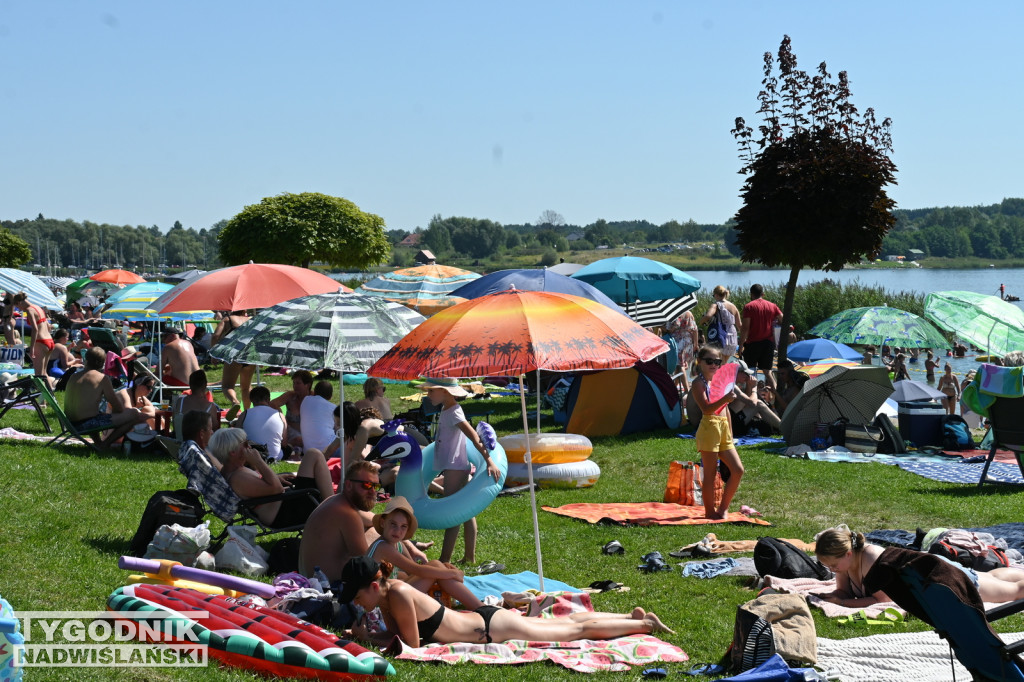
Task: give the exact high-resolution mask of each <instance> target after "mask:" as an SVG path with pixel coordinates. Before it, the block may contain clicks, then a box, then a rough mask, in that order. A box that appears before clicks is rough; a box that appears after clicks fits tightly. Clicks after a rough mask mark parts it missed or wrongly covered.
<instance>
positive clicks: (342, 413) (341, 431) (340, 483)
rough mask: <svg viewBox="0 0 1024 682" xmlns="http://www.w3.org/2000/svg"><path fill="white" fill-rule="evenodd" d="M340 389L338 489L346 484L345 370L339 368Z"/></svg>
mask: <svg viewBox="0 0 1024 682" xmlns="http://www.w3.org/2000/svg"><path fill="white" fill-rule="evenodd" d="M338 384H339V387H338V391H339V393H340V394H341V398H340V399H339V400H338V417H339V419H338V438H339V440H340V441H341V448H340V450H341V478H339V479H338V490H341V489H342V488H343V487H344V486H345V460H346V458H345V370H344V369H339V370H338Z"/></svg>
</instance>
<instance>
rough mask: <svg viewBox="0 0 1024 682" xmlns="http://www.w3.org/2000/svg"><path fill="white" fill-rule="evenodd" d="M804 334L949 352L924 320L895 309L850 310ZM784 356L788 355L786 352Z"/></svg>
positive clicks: (853, 341) (947, 343) (874, 344)
mask: <svg viewBox="0 0 1024 682" xmlns="http://www.w3.org/2000/svg"><path fill="white" fill-rule="evenodd" d="M807 333H808V334H813V335H814V336H820V337H821V338H823V339H829V340H831V341H837V342H839V343H857V344H863V345H872V346H881V345H882V344H889V345H892V346H899V347H910V346H913V347H917V348H949V347H950V345H949V341H947V340H946V339H945V337H943V336H942V334H941V333H940V332H939V330H938V329H936V328H935V327H933V326H932V324H931V322H929V321H928V320H926V319H924V318H922V317H918V316H917V315H914V314H913V313H908V312H906V311H905V310H900V309H899V308H889V307H888V306H876V307H868V308H850V309H848V310H843V311H842V312H838V313H836V314H835V315H833V316H832V317H830V318H828V319H826V320H824V321H822V322H819V323H818V324H816V325H815V326H814V327H812V328H811V329H809V330H807ZM787 356H788V352H787Z"/></svg>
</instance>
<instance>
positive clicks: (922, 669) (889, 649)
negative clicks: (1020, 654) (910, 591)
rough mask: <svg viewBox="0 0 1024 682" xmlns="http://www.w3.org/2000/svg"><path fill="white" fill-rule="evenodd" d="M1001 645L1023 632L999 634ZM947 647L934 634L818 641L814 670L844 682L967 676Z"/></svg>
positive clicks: (936, 681)
mask: <svg viewBox="0 0 1024 682" xmlns="http://www.w3.org/2000/svg"><path fill="white" fill-rule="evenodd" d="M999 636H1000V637H1001V638H1002V640H1003V641H1004V642H1015V641H1017V640H1019V639H1024V633H1020V632H1019V633H1011V634H1001V635H999ZM950 658H951V656H950V651H949V644H948V643H946V641H945V640H942V639H940V638H939V636H938V635H937V634H935V632H932V631H928V632H905V633H892V634H885V635H871V636H870V637H854V638H852V639H827V638H825V637H819V638H818V667H820V668H823V669H825V670H829V671H835V672H836V673H837V674H838V675H839V678H840V679H842V680H843V681H844V682H877V681H878V680H886V681H887V682H949V680H952V679H954V674H955V676H956V677H955V679H957V680H969V679H971V675H970V673H968V672H967V669H966V668H964V667H963V666H962V665H960V662H959V661H957V660H956V658H955V657H952V658H953V660H952V667H951V663H950Z"/></svg>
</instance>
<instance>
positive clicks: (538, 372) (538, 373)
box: [537, 367, 541, 433]
mask: <svg viewBox="0 0 1024 682" xmlns="http://www.w3.org/2000/svg"><path fill="white" fill-rule="evenodd" d="M540 396H541V393H540V367H538V368H537V433H540Z"/></svg>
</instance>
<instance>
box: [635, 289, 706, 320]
mask: <svg viewBox="0 0 1024 682" xmlns="http://www.w3.org/2000/svg"><path fill="white" fill-rule="evenodd" d="M696 305H697V297H696V296H694V295H693V294H687V295H686V296H680V297H679V298H663V299H660V300H657V301H633V302H632V303H628V304H627V303H620V304H619V307H621V308H622V309H623V310H625V311H626V314H627V315H629V316H630V317H631V318H633V321H634V322H636V323H637V324H639V325H640V326H641V327H667V326H668V323H669V322H671V321H672V320H674V319H676V318H677V317H679V316H680V315H682V314H683V313H685V312H686V311H687V310H689V309H690V308H693V307H696Z"/></svg>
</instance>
